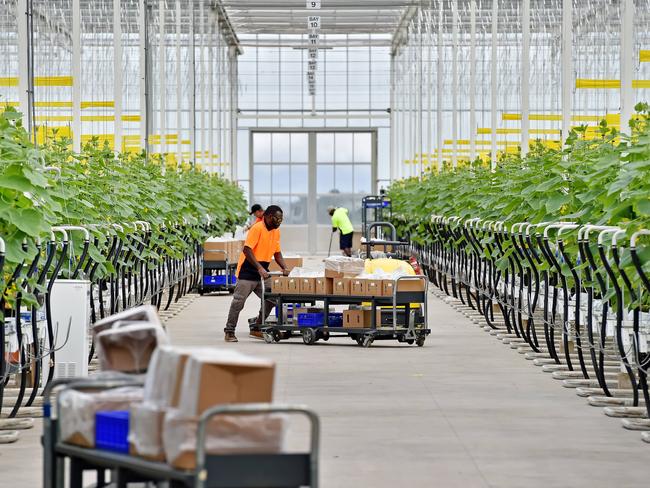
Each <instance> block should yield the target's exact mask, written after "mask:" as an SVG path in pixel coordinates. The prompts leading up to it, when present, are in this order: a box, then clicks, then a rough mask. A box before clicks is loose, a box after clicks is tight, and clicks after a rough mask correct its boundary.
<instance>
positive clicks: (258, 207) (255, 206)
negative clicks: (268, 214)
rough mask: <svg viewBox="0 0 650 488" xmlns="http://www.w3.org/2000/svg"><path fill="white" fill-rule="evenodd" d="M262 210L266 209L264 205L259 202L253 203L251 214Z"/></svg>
mask: <svg viewBox="0 0 650 488" xmlns="http://www.w3.org/2000/svg"><path fill="white" fill-rule="evenodd" d="M260 210H264V209H263V208H262V206H261V205H260V204H259V203H256V204H255V205H253V206H252V207H251V213H250V214H251V215H253V214H254V213H255V212H258V211H260Z"/></svg>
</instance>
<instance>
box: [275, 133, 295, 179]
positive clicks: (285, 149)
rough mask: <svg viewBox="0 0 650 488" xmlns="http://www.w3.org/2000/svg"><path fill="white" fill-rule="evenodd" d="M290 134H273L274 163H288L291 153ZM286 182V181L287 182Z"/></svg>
mask: <svg viewBox="0 0 650 488" xmlns="http://www.w3.org/2000/svg"><path fill="white" fill-rule="evenodd" d="M289 137H290V135H289V134H273V162H274V163H288V162H289V151H290V147H291V146H290V139H289ZM285 181H286V180H285Z"/></svg>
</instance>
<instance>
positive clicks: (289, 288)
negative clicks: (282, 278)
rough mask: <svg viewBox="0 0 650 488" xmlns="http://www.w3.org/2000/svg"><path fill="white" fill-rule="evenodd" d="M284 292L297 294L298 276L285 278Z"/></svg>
mask: <svg viewBox="0 0 650 488" xmlns="http://www.w3.org/2000/svg"><path fill="white" fill-rule="evenodd" d="M285 287H286V289H285V290H284V293H286V294H287V295H298V294H299V293H300V278H290V277H289V278H287V284H286V285H285Z"/></svg>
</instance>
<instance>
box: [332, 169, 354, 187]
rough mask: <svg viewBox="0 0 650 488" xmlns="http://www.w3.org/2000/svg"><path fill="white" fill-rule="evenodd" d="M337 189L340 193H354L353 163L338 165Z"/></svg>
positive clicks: (336, 174)
mask: <svg viewBox="0 0 650 488" xmlns="http://www.w3.org/2000/svg"><path fill="white" fill-rule="evenodd" d="M335 184H336V189H337V190H338V191H339V192H340V193H352V192H353V185H352V165H351V164H345V165H337V166H336V173H335Z"/></svg>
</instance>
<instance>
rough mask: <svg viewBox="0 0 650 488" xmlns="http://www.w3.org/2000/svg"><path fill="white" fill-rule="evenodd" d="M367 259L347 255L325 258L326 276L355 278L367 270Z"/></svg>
mask: <svg viewBox="0 0 650 488" xmlns="http://www.w3.org/2000/svg"><path fill="white" fill-rule="evenodd" d="M365 264H366V262H365V260H363V259H359V258H349V257H347V256H332V257H329V258H327V259H325V277H326V278H334V279H336V278H354V277H356V276H358V275H360V274H361V273H363V272H364V271H365Z"/></svg>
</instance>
